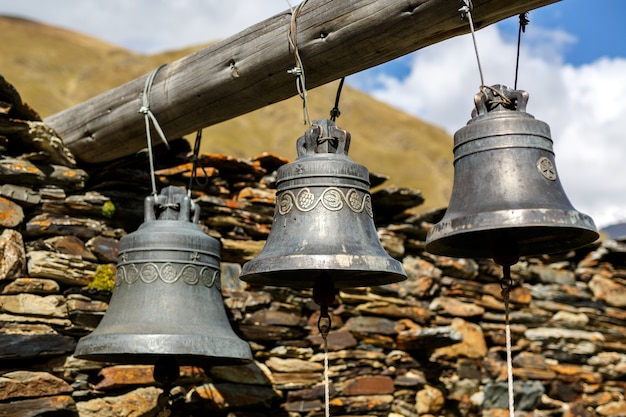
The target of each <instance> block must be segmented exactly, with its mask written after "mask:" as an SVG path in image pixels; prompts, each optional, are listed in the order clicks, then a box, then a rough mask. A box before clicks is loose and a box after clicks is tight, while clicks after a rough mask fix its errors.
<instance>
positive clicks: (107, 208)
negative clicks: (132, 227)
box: [102, 200, 115, 219]
mask: <svg viewBox="0 0 626 417" xmlns="http://www.w3.org/2000/svg"><path fill="white" fill-rule="evenodd" d="M114 214H115V204H113V202H112V201H111V200H107V201H105V202H104V204H103V205H102V215H103V216H104V217H106V218H107V219H110V218H111V217H113V215H114Z"/></svg>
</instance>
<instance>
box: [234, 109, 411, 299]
mask: <svg viewBox="0 0 626 417" xmlns="http://www.w3.org/2000/svg"><path fill="white" fill-rule="evenodd" d="M296 147H297V151H298V158H297V159H296V160H295V161H294V162H292V163H289V164H286V165H283V166H281V167H280V168H279V169H278V172H277V191H276V209H275V212H274V221H273V224H272V229H271V231H270V234H269V236H268V238H267V241H266V243H265V246H264V247H263V250H262V251H261V253H260V254H259V255H258V256H257V257H256V258H255V259H253V260H251V261H249V262H247V263H246V264H244V266H243V270H242V273H241V276H240V278H241V279H242V280H244V281H247V282H250V283H255V284H261V285H273V286H281V287H290V288H312V287H313V286H314V284H315V283H316V282H318V283H319V281H320V280H322V281H327V283H329V284H332V285H333V286H334V288H345V287H364V286H372V285H383V284H389V283H392V282H397V281H401V280H404V279H406V274H405V272H404V270H403V268H402V264H401V263H400V262H398V261H397V260H395V259H393V258H392V257H390V256H389V255H388V254H387V252H385V250H384V248H383V247H382V245H381V243H380V240H379V238H378V234H377V232H376V227H375V226H374V218H373V213H372V201H371V196H370V187H369V185H370V183H369V173H368V171H367V168H365V167H364V166H362V165H359V164H357V163H355V162H353V161H352V160H351V159H350V157H349V156H348V149H349V147H350V134H349V133H348V132H347V131H345V130H342V129H340V128H338V127H336V126H335V124H334V123H333V122H332V121H331V120H327V119H323V120H316V121H314V122H313V125H312V126H311V128H309V129H308V130H307V131H306V132H305V134H304V136H302V137H300V138H299V139H298V140H297V146H296Z"/></svg>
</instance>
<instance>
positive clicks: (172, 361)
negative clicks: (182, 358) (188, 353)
mask: <svg viewBox="0 0 626 417" xmlns="http://www.w3.org/2000/svg"><path fill="white" fill-rule="evenodd" d="M152 377H153V378H154V380H155V381H156V382H158V383H159V384H160V385H161V387H162V388H163V392H162V393H161V395H159V399H158V406H159V408H160V409H161V411H160V412H159V414H158V416H159V417H167V416H169V415H170V414H171V410H170V406H171V404H172V399H171V395H170V390H171V389H172V385H173V384H174V382H176V380H177V379H178V378H179V377H180V366H179V364H178V361H177V360H176V358H175V357H174V356H162V357H161V358H159V359H158V360H157V361H156V363H155V364H154V369H153V371H152Z"/></svg>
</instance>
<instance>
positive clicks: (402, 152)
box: [0, 16, 453, 210]
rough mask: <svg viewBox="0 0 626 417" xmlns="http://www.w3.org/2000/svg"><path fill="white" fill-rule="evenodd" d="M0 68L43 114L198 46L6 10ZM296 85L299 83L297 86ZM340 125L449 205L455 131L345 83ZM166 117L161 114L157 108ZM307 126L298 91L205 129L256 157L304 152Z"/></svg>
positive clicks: (223, 149) (358, 146)
mask: <svg viewBox="0 0 626 417" xmlns="http://www.w3.org/2000/svg"><path fill="white" fill-rule="evenodd" d="M0 31H1V32H2V33H3V42H2V43H0V74H1V75H3V76H4V77H5V78H6V79H7V80H8V81H9V82H11V83H12V84H13V85H14V86H15V87H16V88H17V90H18V91H19V92H20V94H21V95H22V98H23V99H24V100H25V101H26V102H28V103H29V104H30V105H31V106H32V107H33V108H34V109H35V110H37V111H38V112H39V113H40V114H41V116H42V117H46V116H48V115H51V114H54V113H56V112H58V111H61V110H64V109H66V108H68V107H71V106H73V105H75V104H78V103H80V102H82V101H85V100H87V99H89V98H91V97H94V96H96V95H98V94H101V93H103V92H105V91H107V90H109V89H111V88H114V87H116V86H119V85H122V84H124V83H126V82H128V81H130V80H133V79H135V78H137V77H139V76H141V75H143V74H146V73H148V72H150V71H151V70H152V69H154V68H155V67H157V66H158V65H160V64H162V63H168V62H172V61H174V60H176V59H178V58H180V57H182V56H185V55H188V54H189V53H191V52H192V51H193V50H196V49H199V48H201V47H203V46H198V47H197V48H188V49H185V50H180V51H172V52H168V53H164V54H157V55H150V56H147V55H141V54H136V53H133V52H130V51H127V50H125V49H122V48H119V47H116V46H113V45H110V44H107V43H105V42H102V41H100V40H97V39H94V38H91V37H88V36H85V35H82V34H78V33H74V32H71V31H67V30H64V29H60V28H56V27H52V26H48V25H44V24H41V23H36V22H32V21H27V20H23V19H16V18H11V17H2V16H0ZM336 88H337V83H336V82H335V83H331V84H329V85H326V86H322V87H320V88H317V89H315V90H312V91H310V92H309V96H308V98H309V107H310V115H311V118H312V119H319V118H326V117H328V116H329V111H330V109H331V107H332V106H333V104H334V99H335V92H336ZM294 89H295V86H294ZM340 109H341V116H340V117H339V119H338V120H337V124H338V125H339V126H341V127H342V128H344V129H346V130H348V131H349V132H350V133H351V134H352V143H351V148H350V156H351V157H352V159H353V160H355V161H356V162H358V163H361V164H363V165H365V166H367V167H368V169H369V170H370V171H372V172H376V173H378V174H384V175H387V176H389V181H388V182H387V183H386V184H385V185H391V184H394V185H402V186H410V187H413V188H417V189H420V190H422V192H423V194H424V197H425V198H426V203H425V204H424V205H423V206H422V207H421V210H425V209H429V208H436V207H443V206H445V205H447V202H448V197H449V195H450V190H451V186H452V172H453V169H452V138H451V137H450V136H449V135H448V134H447V133H446V132H444V131H443V130H442V129H440V128H438V127H435V126H433V125H430V124H428V123H425V122H423V121H421V120H419V119H417V118H415V117H413V116H410V115H408V114H405V113H403V112H401V111H399V110H397V109H394V108H392V107H390V106H388V105H386V104H383V103H381V102H379V101H377V100H375V99H374V98H372V97H370V96H368V95H367V94H365V93H363V92H360V91H358V90H355V89H352V88H350V87H347V86H346V87H344V89H343V93H342V96H341V102H340ZM157 117H158V115H157ZM305 130H306V126H304V125H303V124H302V103H301V100H300V98H299V97H294V98H291V99H289V100H285V101H283V102H280V103H276V104H274V105H271V106H268V107H266V108H263V109H260V110H257V111H255V112H252V113H249V114H246V115H244V116H241V117H238V118H236V119H233V120H229V121H227V122H224V123H221V124H219V125H215V126H211V127H209V128H207V129H205V130H204V136H203V146H202V151H203V152H216V153H227V154H229V155H234V156H239V157H252V156H255V155H257V154H259V153H261V152H264V151H268V152H274V153H277V154H279V155H281V156H284V157H287V158H289V159H294V158H295V157H296V152H295V141H296V139H297V138H298V137H299V136H301V135H302V133H303V132H304V131H305Z"/></svg>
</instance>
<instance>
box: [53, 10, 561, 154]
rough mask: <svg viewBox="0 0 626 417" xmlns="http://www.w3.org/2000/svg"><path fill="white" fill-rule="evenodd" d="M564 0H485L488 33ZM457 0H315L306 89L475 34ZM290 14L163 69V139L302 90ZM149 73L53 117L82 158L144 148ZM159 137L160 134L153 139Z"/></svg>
mask: <svg viewBox="0 0 626 417" xmlns="http://www.w3.org/2000/svg"><path fill="white" fill-rule="evenodd" d="M555 1H557V0H526V1H522V0H484V1H481V2H476V4H475V7H474V10H473V12H472V16H473V21H474V25H475V27H476V28H482V27H485V26H487V25H489V24H492V23H495V22H497V21H499V20H502V19H505V18H507V17H510V16H514V15H516V14H519V13H522V12H525V11H528V10H531V9H535V8H537V7H541V6H545V5H547V4H550V3H553V2H555ZM458 8H459V2H458V1H448V0H424V1H419V2H418V1H410V2H407V1H406V0H385V1H376V0H353V1H341V2H337V1H332V0H311V1H309V2H308V3H307V4H306V6H305V7H304V8H303V9H302V12H301V13H300V15H299V17H298V19H297V45H298V49H299V52H300V56H301V58H302V61H303V63H304V69H305V71H306V83H307V87H308V88H314V87H318V86H320V85H323V84H326V83H329V82H331V81H333V80H336V79H339V78H341V77H342V76H346V75H350V74H354V73H356V72H359V71H362V70H364V69H367V68H370V67H373V66H376V65H379V64H382V63H384V62H387V61H390V60H392V59H395V58H398V57H400V56H402V55H406V54H407V53H410V52H413V51H416V50H418V49H421V48H424V47H426V46H428V45H432V44H435V43H437V42H441V41H443V40H445V39H448V38H451V37H453V36H457V35H461V34H464V33H467V32H468V31H469V25H468V23H467V21H463V20H462V19H461V18H460V15H459V11H458ZM290 20H291V13H290V12H289V11H285V12H283V13H280V14H278V15H276V16H274V17H272V18H270V19H267V20H265V21H263V22H260V23H258V24H256V25H254V26H251V27H250V28H248V29H246V30H244V31H243V32H241V33H239V34H237V35H234V36H232V37H231V38H228V39H226V40H224V41H222V42H219V43H216V44H214V45H212V46H210V47H208V48H206V49H203V50H201V51H198V52H196V53H194V54H192V55H189V56H186V57H184V58H182V59H180V60H178V61H175V62H173V63H171V64H169V65H167V66H166V67H165V68H162V69H161V70H160V71H159V73H158V74H157V75H156V78H155V79H154V83H153V86H152V91H151V94H150V97H149V99H150V109H151V110H152V112H153V113H154V114H155V115H156V117H157V119H158V120H159V123H160V125H161V127H162V128H163V130H164V131H165V133H166V135H167V136H168V137H171V138H176V137H181V136H183V135H186V134H188V133H191V132H194V131H196V130H198V129H200V128H203V127H207V126H211V125H213V124H216V123H219V122H222V121H225V120H228V119H231V118H234V117H236V116H239V115H242V114H245V113H247V112H250V111H252V110H256V109H259V108H261V107H264V106H267V105H269V104H272V103H275V102H278V101H281V100H284V99H286V98H289V97H291V96H294V95H296V94H297V92H296V87H295V85H294V83H295V79H294V75H293V74H290V73H288V70H289V69H293V68H294V65H295V61H294V54H293V51H292V50H290V47H289V44H288V38H287V28H288V27H289V25H290ZM147 77H148V76H143V77H140V78H138V79H135V80H133V81H131V82H129V83H127V84H125V85H123V86H120V87H118V88H116V89H113V90H110V91H108V92H105V93H103V94H101V95H99V96H97V97H95V98H93V99H91V100H88V101H86V102H84V103H82V104H79V105H77V106H75V107H72V108H70V109H67V110H65V111H62V112H60V113H57V114H55V115H52V116H50V117H48V118H47V119H46V120H45V122H46V123H47V124H49V125H50V126H51V127H52V128H54V129H55V130H56V131H57V132H58V133H59V135H60V136H61V137H62V138H63V140H64V141H65V143H66V145H67V146H68V147H69V148H70V149H71V150H72V152H73V153H74V155H75V156H76V157H77V159H78V160H80V161H83V162H86V163H97V162H106V161H110V160H113V159H116V158H119V157H121V156H125V155H129V154H132V153H134V152H136V151H138V150H139V149H142V148H143V147H145V131H144V129H145V127H144V123H143V120H142V118H143V115H142V114H140V112H139V110H140V109H141V107H142V97H141V95H142V94H141V93H142V91H143V89H144V86H145V83H146V79H147ZM155 137H156V135H155Z"/></svg>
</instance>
